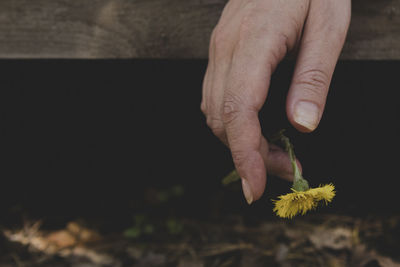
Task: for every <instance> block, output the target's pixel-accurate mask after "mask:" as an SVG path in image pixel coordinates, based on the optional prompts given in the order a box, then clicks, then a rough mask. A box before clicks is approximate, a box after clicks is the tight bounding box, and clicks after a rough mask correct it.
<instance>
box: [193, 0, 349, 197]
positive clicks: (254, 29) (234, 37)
mask: <svg viewBox="0 0 400 267" xmlns="http://www.w3.org/2000/svg"><path fill="white" fill-rule="evenodd" d="M350 16H351V1H350V0H323V1H322V0H296V1H289V0H230V1H229V2H228V3H227V5H226V6H225V8H224V10H223V12H222V15H221V18H220V20H219V22H218V24H217V25H216V27H215V29H214V31H213V33H212V35H211V41H210V49H209V63H208V67H207V71H206V74H205V77H204V82H203V99H202V103H201V110H202V111H203V113H204V114H205V116H206V118H207V125H208V126H209V127H210V128H211V130H212V132H213V133H214V134H215V135H216V136H217V137H218V138H219V139H220V140H221V141H222V142H223V143H225V144H226V145H227V146H228V147H229V148H230V150H231V153H232V158H233V161H234V163H235V167H236V169H237V171H238V173H239V175H240V177H242V186H243V192H244V194H245V197H246V199H247V201H248V203H251V202H252V201H254V200H257V199H258V198H260V197H261V195H262V194H263V192H264V189H265V185H266V175H267V172H268V173H270V174H274V175H277V176H280V177H282V178H286V179H288V180H290V179H291V177H292V170H291V165H290V161H289V158H288V156H287V155H286V153H285V152H284V151H282V150H281V149H280V148H278V147H276V146H272V145H269V144H268V142H267V140H266V139H265V138H264V137H263V136H262V133H261V127H260V122H259V120H258V112H259V110H260V109H261V107H262V106H263V105H264V103H265V101H266V96H267V93H268V88H269V83H270V78H271V74H272V73H273V72H274V70H275V68H276V66H277V64H278V63H279V62H280V61H281V60H282V59H283V58H284V57H285V55H287V54H288V53H295V55H296V67H295V71H294V73H293V78H292V82H291V86H290V88H289V92H288V95H287V103H286V113H287V116H288V119H289V121H290V122H291V124H292V125H293V126H294V127H295V128H296V129H298V130H299V131H301V132H311V131H313V130H314V129H315V128H316V127H317V126H318V123H319V121H320V119H321V116H322V113H323V110H324V106H325V101H326V96H327V93H328V89H329V85H330V82H331V77H332V74H333V71H334V68H335V65H336V63H337V60H338V57H339V54H340V51H341V49H342V47H343V43H344V41H345V38H346V34H347V29H348V27H349V23H350ZM298 164H299V163H298Z"/></svg>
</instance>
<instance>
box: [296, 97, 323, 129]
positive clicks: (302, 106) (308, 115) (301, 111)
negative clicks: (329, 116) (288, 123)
mask: <svg viewBox="0 0 400 267" xmlns="http://www.w3.org/2000/svg"><path fill="white" fill-rule="evenodd" d="M294 120H295V122H297V123H298V124H300V125H302V126H303V127H305V128H307V129H309V130H311V131H312V130H314V129H315V128H317V125H318V121H319V109H318V106H317V105H316V104H314V103H312V102H308V101H299V102H297V103H296V105H295V107H294Z"/></svg>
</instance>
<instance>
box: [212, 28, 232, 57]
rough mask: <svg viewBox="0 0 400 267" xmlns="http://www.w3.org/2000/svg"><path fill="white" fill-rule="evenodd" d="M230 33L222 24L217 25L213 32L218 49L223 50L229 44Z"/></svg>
mask: <svg viewBox="0 0 400 267" xmlns="http://www.w3.org/2000/svg"><path fill="white" fill-rule="evenodd" d="M229 35H230V33H229V32H228V31H226V30H225V29H224V27H222V26H221V25H217V26H216V27H215V28H214V30H213V33H212V39H213V43H214V46H215V49H216V50H217V51H223V50H225V48H226V47H227V45H228V44H229V38H230V37H229Z"/></svg>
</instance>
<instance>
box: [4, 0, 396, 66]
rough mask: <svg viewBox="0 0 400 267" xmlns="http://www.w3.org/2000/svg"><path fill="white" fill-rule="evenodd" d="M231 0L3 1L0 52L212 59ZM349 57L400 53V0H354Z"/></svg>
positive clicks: (42, 55) (29, 55)
mask: <svg viewBox="0 0 400 267" xmlns="http://www.w3.org/2000/svg"><path fill="white" fill-rule="evenodd" d="M225 3H226V0H85V1H71V0H35V1H32V0H1V1H0V58H207V55H208V42H209V36H210V33H211V31H212V29H213V27H214V26H215V24H216V23H217V21H218V18H219V15H220V13H221V11H222V9H223V7H224V5H225ZM341 58H342V59H377V60H384V59H400V0H379V1H377V0H353V18H352V23H351V27H350V30H349V35H348V39H347V42H346V44H345V47H344V50H343V53H342V56H341Z"/></svg>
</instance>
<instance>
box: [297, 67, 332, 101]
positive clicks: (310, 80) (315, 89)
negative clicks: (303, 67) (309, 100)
mask: <svg viewBox="0 0 400 267" xmlns="http://www.w3.org/2000/svg"><path fill="white" fill-rule="evenodd" d="M329 81H330V76H329V75H328V74H327V73H326V72H325V71H322V70H320V69H310V70H307V71H304V72H302V73H300V74H298V75H297V77H296V80H295V81H294V84H295V85H297V86H302V87H304V90H307V91H309V93H311V94H313V95H320V94H321V92H325V91H327V90H328V87H329Z"/></svg>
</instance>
